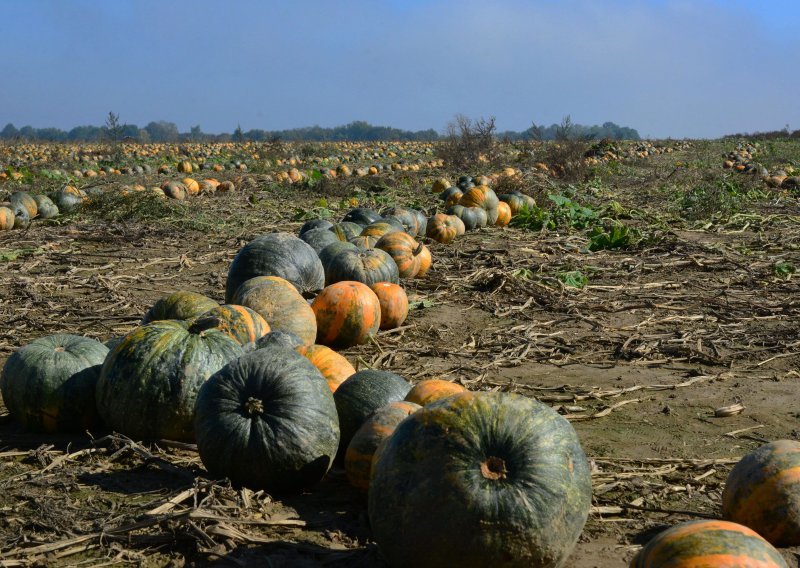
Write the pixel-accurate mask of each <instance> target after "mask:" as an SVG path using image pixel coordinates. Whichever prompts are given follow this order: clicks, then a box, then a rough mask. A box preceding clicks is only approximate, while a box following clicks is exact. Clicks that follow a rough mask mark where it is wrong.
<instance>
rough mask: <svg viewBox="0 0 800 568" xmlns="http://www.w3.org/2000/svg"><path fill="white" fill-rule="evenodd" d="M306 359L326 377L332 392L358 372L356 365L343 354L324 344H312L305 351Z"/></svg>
mask: <svg viewBox="0 0 800 568" xmlns="http://www.w3.org/2000/svg"><path fill="white" fill-rule="evenodd" d="M304 355H305V357H306V359H308V360H309V361H311V362H312V363H313V364H314V366H315V367H316V368H317V369H318V370H319V372H320V373H322V376H323V377H325V381H326V382H327V383H328V387H330V389H331V392H336V389H338V388H339V385H341V384H342V383H343V382H345V381H346V380H347V379H348V378H349V377H352V376H353V375H355V374H356V370H355V367H353V365H351V364H350V361H348V360H347V359H346V358H345V357H344V356H343V355H339V354H338V353H337V352H336V351H334V350H333V349H331V348H329V347H326V346H324V345H316V344H314V345H312V346H311V347H309V348H308V349H306V352H305V353H304Z"/></svg>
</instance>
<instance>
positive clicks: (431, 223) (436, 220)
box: [426, 213, 457, 244]
mask: <svg viewBox="0 0 800 568" xmlns="http://www.w3.org/2000/svg"><path fill="white" fill-rule="evenodd" d="M447 217H448V215H445V214H444V213H437V214H436V215H434V216H433V217H431V218H430V219H428V228H427V231H426V235H427V237H428V238H429V239H433V240H434V241H436V242H439V243H443V244H448V243H451V242H453V241H454V240H455V238H456V232H457V231H456V228H455V227H454V226H452V225H451V224H448V223H447Z"/></svg>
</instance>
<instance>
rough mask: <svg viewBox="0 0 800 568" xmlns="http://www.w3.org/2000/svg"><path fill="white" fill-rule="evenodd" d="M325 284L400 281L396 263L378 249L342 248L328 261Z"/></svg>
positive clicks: (367, 283)
mask: <svg viewBox="0 0 800 568" xmlns="http://www.w3.org/2000/svg"><path fill="white" fill-rule="evenodd" d="M325 280H326V284H327V285H331V284H334V283H336V282H342V281H353V282H361V283H362V284H366V285H367V286H372V285H373V284H376V283H377V282H391V283H392V284H398V283H399V282H400V271H399V270H398V268H397V263H395V261H394V260H393V259H392V257H391V256H390V255H389V253H387V252H385V251H382V250H380V249H374V248H372V249H357V250H344V251H342V252H340V253H339V254H337V255H336V256H335V257H333V259H332V260H331V261H330V262H329V263H328V270H327V271H326V274H325Z"/></svg>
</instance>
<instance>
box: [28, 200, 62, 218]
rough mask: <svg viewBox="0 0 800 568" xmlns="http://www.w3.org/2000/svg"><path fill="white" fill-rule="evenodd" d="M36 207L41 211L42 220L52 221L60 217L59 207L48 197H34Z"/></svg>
mask: <svg viewBox="0 0 800 568" xmlns="http://www.w3.org/2000/svg"><path fill="white" fill-rule="evenodd" d="M33 199H34V201H36V207H37V209H38V211H39V217H41V218H42V219H52V218H53V217H58V206H57V205H56V204H55V203H53V201H52V200H51V199H50V198H49V197H47V196H46V195H34V196H33Z"/></svg>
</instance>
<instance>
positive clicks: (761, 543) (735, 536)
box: [631, 521, 788, 568]
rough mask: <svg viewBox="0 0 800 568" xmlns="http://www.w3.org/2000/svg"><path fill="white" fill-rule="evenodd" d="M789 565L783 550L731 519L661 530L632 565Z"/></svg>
mask: <svg viewBox="0 0 800 568" xmlns="http://www.w3.org/2000/svg"><path fill="white" fill-rule="evenodd" d="M695 567H702V568H716V567H719V568H788V567H787V565H786V562H785V561H784V560H783V557H781V555H780V553H779V552H778V551H777V550H775V549H774V548H773V547H772V545H770V544H769V543H768V542H767V541H766V540H764V539H763V538H761V537H760V536H759V535H758V534H757V533H756V532H754V531H752V530H750V529H749V528H747V527H745V526H742V525H738V524H736V523H731V522H728V521H689V522H686V523H681V524H679V525H676V526H674V527H672V528H669V529H667V530H665V531H664V532H662V533H659V534H658V535H657V536H656V537H655V538H653V539H652V540H651V541H650V542H648V543H647V545H646V546H645V547H644V548H643V549H642V550H640V551H639V553H638V554H637V555H636V556H635V557H634V558H633V561H631V568H695Z"/></svg>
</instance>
